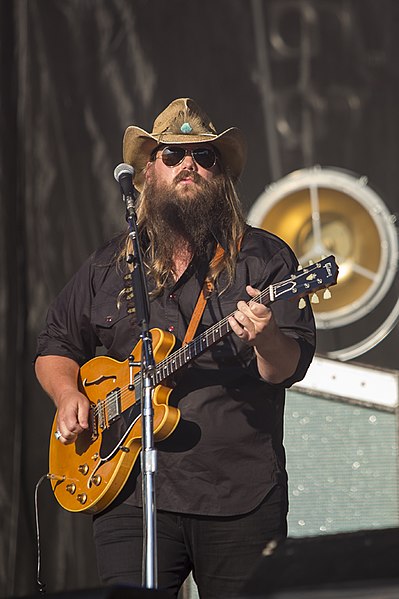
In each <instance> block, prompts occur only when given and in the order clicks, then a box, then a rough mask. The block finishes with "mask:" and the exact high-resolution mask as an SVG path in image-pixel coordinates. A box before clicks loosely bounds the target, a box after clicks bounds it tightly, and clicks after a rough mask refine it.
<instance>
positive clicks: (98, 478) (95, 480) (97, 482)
mask: <svg viewBox="0 0 399 599" xmlns="http://www.w3.org/2000/svg"><path fill="white" fill-rule="evenodd" d="M90 481H91V482H92V483H93V485H96V487H98V486H99V485H101V481H102V478H101V476H100V475H99V474H96V475H95V476H92V477H91V479H90Z"/></svg>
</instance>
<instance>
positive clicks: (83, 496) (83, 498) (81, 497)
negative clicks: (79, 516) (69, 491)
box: [76, 493, 87, 505]
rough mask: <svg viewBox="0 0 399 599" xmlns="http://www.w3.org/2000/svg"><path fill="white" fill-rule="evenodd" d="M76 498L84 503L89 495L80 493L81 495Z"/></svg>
mask: <svg viewBox="0 0 399 599" xmlns="http://www.w3.org/2000/svg"><path fill="white" fill-rule="evenodd" d="M76 499H77V500H78V501H79V503H81V504H82V505H84V504H85V503H86V501H87V495H86V493H79V495H78V496H77V497H76Z"/></svg>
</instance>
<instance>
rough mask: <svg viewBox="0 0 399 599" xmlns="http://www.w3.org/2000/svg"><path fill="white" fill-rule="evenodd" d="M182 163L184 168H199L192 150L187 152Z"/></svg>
mask: <svg viewBox="0 0 399 599" xmlns="http://www.w3.org/2000/svg"><path fill="white" fill-rule="evenodd" d="M181 164H182V167H183V168H186V169H188V170H192V171H194V170H197V163H196V162H195V160H194V158H193V157H192V155H191V153H190V152H186V155H185V156H184V158H183V162H182V163H181Z"/></svg>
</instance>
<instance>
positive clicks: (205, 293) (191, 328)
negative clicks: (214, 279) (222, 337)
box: [182, 243, 224, 346]
mask: <svg viewBox="0 0 399 599" xmlns="http://www.w3.org/2000/svg"><path fill="white" fill-rule="evenodd" d="M223 255H224V249H223V248H222V246H221V245H220V244H219V243H218V244H217V246H216V250H215V255H214V256H213V258H212V260H211V263H210V266H209V271H211V270H212V268H213V267H214V266H216V264H218V263H219V262H220V260H221V259H222V258H223ZM211 291H212V284H211V282H210V280H209V278H208V276H207V277H206V279H205V281H204V284H203V286H202V289H201V291H200V294H199V296H198V300H197V303H196V304H195V308H194V311H193V315H192V316H191V320H190V322H189V323H188V327H187V331H186V334H185V335H184V339H183V344H182V345H183V346H184V345H187V343H190V341H191V340H192V339H193V338H194V335H195V332H196V330H197V328H198V325H199V323H200V320H201V318H202V315H203V313H204V310H205V306H206V302H207V300H208V297H209V294H210V292H211Z"/></svg>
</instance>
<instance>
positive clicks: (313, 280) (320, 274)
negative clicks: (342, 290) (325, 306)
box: [273, 255, 338, 308]
mask: <svg viewBox="0 0 399 599" xmlns="http://www.w3.org/2000/svg"><path fill="white" fill-rule="evenodd" d="M337 278H338V265H337V263H336V261H335V258H334V256H332V255H331V256H327V258H323V259H322V260H319V261H317V262H314V263H310V264H309V265H308V266H305V267H303V268H302V267H299V269H298V271H297V273H296V274H294V275H291V278H290V279H287V280H286V281H283V282H282V283H278V284H277V285H276V286H275V289H274V298H273V299H276V300H277V299H281V296H282V295H284V296H285V298H284V299H290V296H291V298H294V297H297V298H302V300H301V301H300V302H299V308H303V307H304V306H305V305H306V302H305V300H304V299H303V297H304V296H306V295H310V294H313V295H312V301H313V303H317V302H318V301H319V298H318V297H317V295H316V292H317V291H319V290H320V289H325V292H324V295H323V298H324V299H329V298H330V297H331V293H330V291H329V289H328V287H331V286H332V285H335V284H336V283H337Z"/></svg>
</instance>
